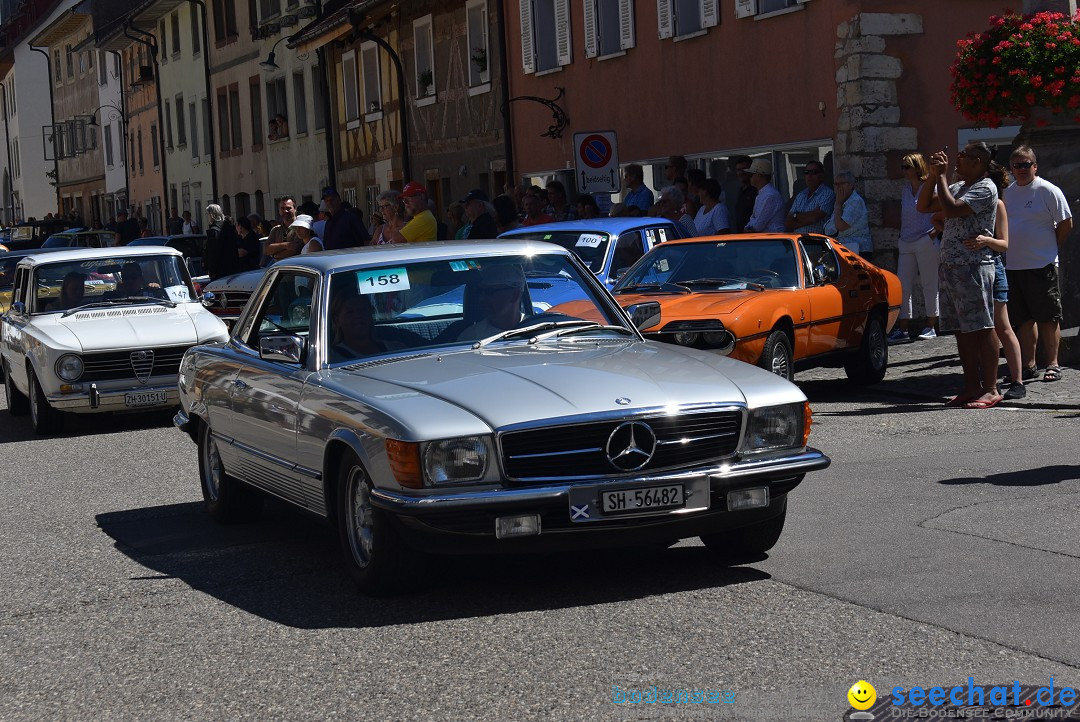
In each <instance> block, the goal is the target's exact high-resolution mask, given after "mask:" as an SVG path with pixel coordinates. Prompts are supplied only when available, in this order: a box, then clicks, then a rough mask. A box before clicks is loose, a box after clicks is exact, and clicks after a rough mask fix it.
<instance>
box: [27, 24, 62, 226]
mask: <svg viewBox="0 0 1080 722" xmlns="http://www.w3.org/2000/svg"><path fill="white" fill-rule="evenodd" d="M26 47H28V48H30V49H31V50H33V51H34V52H35V53H41V54H42V55H44V56H45V71H46V72H47V73H48V74H49V80H48V83H49V124H50V125H52V127H53V174H54V175H55V176H56V212H57V213H60V159H59V158H57V157H56V135H55V133H56V115H55V105H54V104H55V102H56V101H55V100H54V99H53V74H52V58H51V57H50V56H49V51H48V50H44V49H42V48H35V47H34V46H33V45H32V44H30V43H27V44H26Z"/></svg>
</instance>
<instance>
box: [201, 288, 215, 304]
mask: <svg viewBox="0 0 1080 722" xmlns="http://www.w3.org/2000/svg"><path fill="white" fill-rule="evenodd" d="M199 300H200V301H202V305H203V306H206V307H207V308H210V307H211V306H213V305H214V301H216V300H217V296H215V295H214V292H213V291H206V292H205V293H203V295H202V297H201V298H200V299H199Z"/></svg>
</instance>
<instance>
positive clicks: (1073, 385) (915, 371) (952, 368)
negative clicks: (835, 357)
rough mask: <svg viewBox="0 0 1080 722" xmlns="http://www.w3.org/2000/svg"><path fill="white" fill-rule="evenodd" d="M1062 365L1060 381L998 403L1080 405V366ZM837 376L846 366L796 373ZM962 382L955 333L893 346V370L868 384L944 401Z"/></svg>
mask: <svg viewBox="0 0 1080 722" xmlns="http://www.w3.org/2000/svg"><path fill="white" fill-rule="evenodd" d="M1061 368H1062V371H1061V379H1060V380H1059V381H1053V382H1049V383H1047V382H1044V381H1042V380H1039V379H1036V380H1034V381H1028V382H1027V383H1026V386H1027V396H1026V397H1024V398H1022V399H1014V400H1011V401H1002V402H1001V403H1000V404H998V405H999V406H1010V407H1014V408H1031V409H1080V368H1077V367H1076V366H1065V365H1062V367H1061ZM1006 371H1007V369H1006V367H1005V359H1001V373H1002V374H1004V373H1006ZM834 378H845V375H844V370H843V369H842V368H840V369H829V368H820V369H809V370H806V371H800V372H798V373H796V375H795V382H796V383H799V382H800V381H825V380H829V379H834ZM962 383H963V372H962V371H961V369H960V359H959V357H957V355H956V340H955V339H954V338H953V337H952V336H942V337H940V338H936V339H931V340H929V341H911V342H909V343H901V344H895V345H893V346H889V370H888V372H887V373H886V374H885V379H884V380H883V381H882V382H881V383H880V384H877V385H875V386H870V387H867V388H868V389H869V390H873V391H876V392H879V393H881V392H884V393H888V394H891V395H895V396H899V397H902V398H911V399H918V400H932V401H940V402H941V403H944V402H945V400H946V399H948V398H949V397H951V396H954V395H955V394H956V392H957V391H958V390H959V389H960V387H961V386H962ZM1002 391H1004V389H1002Z"/></svg>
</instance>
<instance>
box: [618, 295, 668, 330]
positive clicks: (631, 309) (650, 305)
mask: <svg viewBox="0 0 1080 722" xmlns="http://www.w3.org/2000/svg"><path fill="white" fill-rule="evenodd" d="M626 313H627V314H628V315H629V316H630V322H631V323H633V324H634V327H635V328H637V330H638V331H644V330H645V329H647V328H652V327H653V326H658V325H660V304H659V303H657V302H656V301H646V302H645V303H635V304H632V305H630V306H627V307H626Z"/></svg>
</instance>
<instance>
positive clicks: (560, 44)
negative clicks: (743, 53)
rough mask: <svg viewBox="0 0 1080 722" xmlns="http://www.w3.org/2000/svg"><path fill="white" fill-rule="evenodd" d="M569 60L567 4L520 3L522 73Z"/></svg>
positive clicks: (553, 0) (547, 0)
mask: <svg viewBox="0 0 1080 722" xmlns="http://www.w3.org/2000/svg"><path fill="white" fill-rule="evenodd" d="M714 1H715V0H714ZM571 59H572V54H571V49H570V0H523V2H522V3H521V63H522V66H523V68H524V72H525V73H542V72H544V71H545V70H556V69H558V68H561V67H562V66H564V65H569V64H570V61H571Z"/></svg>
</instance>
